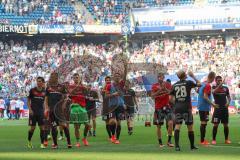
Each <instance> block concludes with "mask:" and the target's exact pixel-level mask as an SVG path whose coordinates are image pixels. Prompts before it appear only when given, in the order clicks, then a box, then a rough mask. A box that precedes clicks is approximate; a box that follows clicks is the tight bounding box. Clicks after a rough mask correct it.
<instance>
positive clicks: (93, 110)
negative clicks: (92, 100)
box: [87, 107, 97, 120]
mask: <svg viewBox="0 0 240 160" xmlns="http://www.w3.org/2000/svg"><path fill="white" fill-rule="evenodd" d="M87 113H88V119H89V120H90V118H91V117H92V118H96V117H97V109H96V107H95V108H89V109H87Z"/></svg>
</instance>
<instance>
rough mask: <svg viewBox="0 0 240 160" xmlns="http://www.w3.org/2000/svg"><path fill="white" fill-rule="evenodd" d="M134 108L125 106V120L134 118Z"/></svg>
mask: <svg viewBox="0 0 240 160" xmlns="http://www.w3.org/2000/svg"><path fill="white" fill-rule="evenodd" d="M134 112H135V108H134V106H127V109H126V118H127V119H131V118H133V117H134Z"/></svg>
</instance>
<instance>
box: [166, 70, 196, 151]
mask: <svg viewBox="0 0 240 160" xmlns="http://www.w3.org/2000/svg"><path fill="white" fill-rule="evenodd" d="M188 74H189V76H190V77H192V78H193V79H194V80H195V82H196V83H194V82H193V81H191V80H186V78H187V75H186V73H185V71H183V70H180V71H178V72H177V76H178V78H179V81H178V82H176V83H175V84H174V85H173V87H172V91H171V93H170V94H171V96H170V100H171V102H172V103H173V104H174V107H175V111H174V112H175V123H176V126H175V131H174V139H175V149H176V151H180V145H179V137H180V129H181V125H182V122H183V120H184V121H185V124H186V125H187V128H188V138H189V141H190V147H191V150H196V149H198V148H197V147H195V145H194V131H193V115H192V105H191V89H192V88H195V87H197V86H201V84H200V82H199V81H198V80H197V79H196V78H195V76H194V74H193V73H192V72H189V73H188Z"/></svg>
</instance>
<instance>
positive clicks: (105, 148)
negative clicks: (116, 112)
mask: <svg viewBox="0 0 240 160" xmlns="http://www.w3.org/2000/svg"><path fill="white" fill-rule="evenodd" d="M239 122H240V117H239V116H232V117H231V119H230V138H231V140H232V142H233V143H232V144H231V145H225V144H224V135H223V127H222V126H221V127H219V129H218V135H217V145H216V146H209V147H201V146H200V145H199V144H198V142H199V136H200V135H199V118H198V117H195V135H196V136H195V142H196V144H197V146H199V150H197V151H190V149H189V141H188V138H187V131H186V126H183V127H182V130H181V132H180V136H181V138H180V141H181V143H180V144H181V149H182V151H181V152H176V151H175V150H174V148H167V147H165V148H162V149H160V148H159V147H158V143H157V138H156V133H155V127H154V126H152V127H144V121H136V122H135V128H134V134H133V135H132V136H128V134H127V128H126V124H125V122H123V123H122V124H123V127H122V134H121V144H119V145H114V144H111V143H109V142H108V141H107V134H106V131H105V125H104V123H103V122H102V121H101V120H100V119H99V120H98V126H97V137H89V143H90V146H88V147H84V146H81V147H80V148H75V147H74V148H72V149H67V148H66V143H65V141H61V142H59V149H58V150H52V149H50V148H48V149H45V150H42V149H40V148H39V147H40V144H39V131H38V130H36V132H35V133H34V136H33V140H32V141H33V145H34V149H27V148H26V142H27V141H26V137H27V130H28V126H27V120H20V121H7V120H4V121H0V135H1V136H0V159H4V160H45V159H48V160H70V159H82V160H98V159H101V160H122V159H123V160H142V159H148V160H153V159H154V160H155V159H162V160H164V159H171V160H186V159H187V160H197V159H201V160H202V159H204V160H208V159H209V160H210V159H211V160H222V159H228V160H232V159H234V160H237V159H239V157H240V152H239V150H240V145H239V144H238V141H240V136H239V133H240V130H239ZM81 130H82V129H81ZM211 130H212V124H210V123H209V125H208V128H207V139H208V140H211ZM73 133H74V132H73V126H71V137H72V142H73V144H74V142H75V139H74V136H73ZM166 140H167V135H166V130H165V127H164V130H163V141H164V143H166Z"/></svg>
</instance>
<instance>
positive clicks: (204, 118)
mask: <svg viewBox="0 0 240 160" xmlns="http://www.w3.org/2000/svg"><path fill="white" fill-rule="evenodd" d="M199 116H200V121H205V122H207V121H209V111H199Z"/></svg>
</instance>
